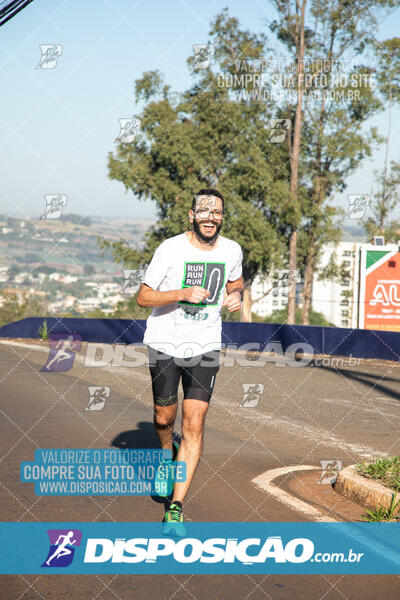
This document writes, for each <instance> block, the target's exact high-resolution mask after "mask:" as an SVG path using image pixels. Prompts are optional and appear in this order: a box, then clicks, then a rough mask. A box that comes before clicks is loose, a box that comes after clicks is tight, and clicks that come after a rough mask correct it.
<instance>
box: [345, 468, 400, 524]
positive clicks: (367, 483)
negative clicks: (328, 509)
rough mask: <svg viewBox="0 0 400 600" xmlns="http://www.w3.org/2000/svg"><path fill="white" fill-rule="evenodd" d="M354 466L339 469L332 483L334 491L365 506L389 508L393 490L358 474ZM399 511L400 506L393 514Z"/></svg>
mask: <svg viewBox="0 0 400 600" xmlns="http://www.w3.org/2000/svg"><path fill="white" fill-rule="evenodd" d="M354 467H355V465H350V466H349V467H346V468H345V469H342V470H341V471H339V473H338V476H337V479H336V482H335V484H334V488H335V491H336V492H339V494H342V495H343V496H346V498H349V499H350V500H354V502H357V503H358V504H361V505H362V506H364V507H365V508H369V509H375V508H376V507H377V506H384V507H385V508H389V506H390V503H391V500H392V494H393V493H394V491H393V490H390V489H389V488H387V487H385V486H384V485H382V484H381V483H378V482H376V481H374V480H373V479H367V478H366V477H362V476H361V475H358V473H356V472H355V469H354ZM399 500H400V498H399ZM399 513H400V506H399V507H398V508H397V510H396V511H395V514H399Z"/></svg>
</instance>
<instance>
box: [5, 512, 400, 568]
mask: <svg viewBox="0 0 400 600" xmlns="http://www.w3.org/2000/svg"><path fill="white" fill-rule="evenodd" d="M184 527H185V529H186V532H185V533H184V534H183V536H182V537H173V536H171V535H165V531H164V526H163V525H162V524H161V523H110V522H107V523H97V522H96V523H36V522H35V523H20V522H18V523H11V522H8V523H5V522H3V523H0V544H1V554H0V556H1V558H0V572H1V573H2V574H42V575H43V574H63V575H67V574H85V573H86V574H105V573H121V574H124V573H130V574H163V573H176V574H178V573H187V574H191V573H205V574H207V573H208V574H239V573H241V574H251V573H280V574H333V573H335V574H356V575H361V574H399V573H400V537H399V532H400V525H399V524H398V523H185V524H184ZM181 535H182V532H181Z"/></svg>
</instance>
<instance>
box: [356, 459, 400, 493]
mask: <svg viewBox="0 0 400 600" xmlns="http://www.w3.org/2000/svg"><path fill="white" fill-rule="evenodd" d="M355 468H356V471H357V473H359V474H360V475H362V476H363V477H368V478H370V479H375V480H378V481H380V482H381V483H382V484H383V485H386V486H387V487H390V488H392V489H393V490H395V491H400V456H392V457H389V458H377V459H376V460H374V461H373V462H367V461H363V462H360V463H358V464H356V466H355Z"/></svg>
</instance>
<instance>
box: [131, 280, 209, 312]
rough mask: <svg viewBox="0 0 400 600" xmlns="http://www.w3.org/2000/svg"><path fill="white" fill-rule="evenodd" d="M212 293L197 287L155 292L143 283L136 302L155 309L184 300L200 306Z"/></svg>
mask: <svg viewBox="0 0 400 600" xmlns="http://www.w3.org/2000/svg"><path fill="white" fill-rule="evenodd" d="M209 294H210V292H209V291H208V290H206V289H204V288H202V287H199V286H197V285H195V286H192V287H187V288H182V289H180V290H169V291H167V292H160V291H159V290H153V288H151V287H150V286H148V285H147V284H146V283H142V285H141V286H140V289H139V292H138V295H137V297H136V302H137V303H138V305H139V306H141V307H147V308H154V307H156V306H166V305H167V304H173V303H174V302H181V301H182V300H184V301H186V302H190V303H191V304H198V303H199V302H201V301H202V300H203V299H204V298H205V297H206V296H209Z"/></svg>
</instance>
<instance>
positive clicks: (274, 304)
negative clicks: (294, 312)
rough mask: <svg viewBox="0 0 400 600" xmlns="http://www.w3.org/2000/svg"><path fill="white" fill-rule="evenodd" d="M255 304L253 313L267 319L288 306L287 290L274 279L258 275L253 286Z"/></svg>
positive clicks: (252, 293) (252, 295) (252, 308)
mask: <svg viewBox="0 0 400 600" xmlns="http://www.w3.org/2000/svg"><path fill="white" fill-rule="evenodd" d="M251 297H252V300H253V304H252V307H251V312H253V313H255V314H256V315H258V316H259V317H266V316H268V315H270V314H271V313H272V312H274V311H275V310H282V309H283V308H285V307H286V306H287V302H288V297H287V288H285V287H279V286H277V285H276V281H275V282H274V281H273V279H272V277H264V278H263V277H262V276H260V275H257V276H256V277H255V278H254V280H253V283H252V285H251Z"/></svg>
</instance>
